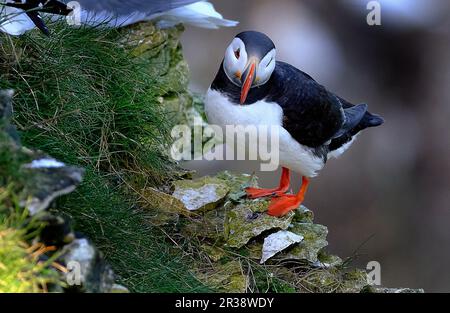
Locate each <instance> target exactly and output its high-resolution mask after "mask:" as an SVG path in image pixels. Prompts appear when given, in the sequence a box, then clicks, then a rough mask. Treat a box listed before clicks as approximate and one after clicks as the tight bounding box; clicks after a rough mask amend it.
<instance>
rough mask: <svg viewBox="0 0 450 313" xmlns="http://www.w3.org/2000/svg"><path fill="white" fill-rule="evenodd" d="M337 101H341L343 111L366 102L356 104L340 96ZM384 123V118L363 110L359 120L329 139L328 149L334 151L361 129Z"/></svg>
mask: <svg viewBox="0 0 450 313" xmlns="http://www.w3.org/2000/svg"><path fill="white" fill-rule="evenodd" d="M338 98H339V101H340V102H341V103H342V107H343V108H344V110H345V111H348V110H351V109H352V108H355V107H357V106H366V107H367V105H366V104H359V105H357V106H355V105H353V104H351V103H350V102H348V101H347V100H345V99H342V98H340V97H338ZM383 123H384V120H383V118H382V117H381V116H378V115H376V114H372V113H370V112H369V111H367V110H366V111H365V113H364V115H363V116H362V118H361V119H360V121H359V122H358V123H357V124H356V125H355V126H354V127H349V128H348V129H345V131H342V132H341V133H340V134H339V136H335V138H333V140H332V141H331V143H330V145H329V150H330V151H334V150H337V149H339V148H340V147H342V146H343V145H344V144H346V143H347V142H349V141H350V140H352V138H353V136H355V135H356V134H358V133H359V132H360V131H362V130H363V129H366V128H369V127H376V126H380V125H381V124H383Z"/></svg>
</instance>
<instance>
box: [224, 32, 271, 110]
mask: <svg viewBox="0 0 450 313" xmlns="http://www.w3.org/2000/svg"><path fill="white" fill-rule="evenodd" d="M275 56H276V49H275V45H274V44H273V42H272V40H270V38H269V37H267V36H266V35H264V34H263V33H260V32H255V31H246V32H242V33H239V34H237V35H236V37H235V38H234V39H233V41H232V42H231V44H230V45H229V46H228V48H227V50H226V52H225V58H224V60H223V69H224V71H225V73H226V75H227V77H228V79H229V80H230V81H232V82H233V83H234V84H235V85H237V86H239V87H241V104H242V103H244V102H245V99H246V98H247V94H248V92H249V90H250V88H252V87H256V86H260V85H263V84H265V83H266V82H267V81H268V80H269V78H270V76H271V75H272V73H273V70H274V69H275Z"/></svg>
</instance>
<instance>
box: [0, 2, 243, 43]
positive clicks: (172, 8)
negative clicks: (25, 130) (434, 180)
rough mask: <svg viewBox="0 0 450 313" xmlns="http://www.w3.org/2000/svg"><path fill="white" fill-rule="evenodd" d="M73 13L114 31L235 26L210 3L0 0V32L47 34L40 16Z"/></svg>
mask: <svg viewBox="0 0 450 313" xmlns="http://www.w3.org/2000/svg"><path fill="white" fill-rule="evenodd" d="M75 4H77V5H78V6H75ZM2 6H4V7H2ZM73 11H74V14H77V12H78V13H79V19H80V23H81V24H84V25H90V26H98V25H104V26H107V27H113V28H119V27H123V26H127V25H130V24H134V23H138V22H142V21H150V20H155V21H156V23H157V25H158V26H159V27H160V28H167V27H172V26H174V25H176V24H179V23H185V24H189V25H193V26H197V27H202V28H209V29H215V28H219V27H233V26H236V25H237V24H238V22H237V21H233V20H228V19H224V18H223V17H222V15H221V14H220V13H218V12H217V11H216V10H215V9H214V6H213V5H212V4H211V3H210V2H208V1H202V0H200V1H199V0H171V1H167V0H152V1H142V0H127V1H124V0H95V1H93V0H77V1H71V0H61V1H57V0H0V31H3V32H6V33H8V34H10V35H22V34H24V33H25V32H26V31H28V30H31V29H33V28H35V27H38V28H39V29H40V30H41V31H42V32H43V33H44V34H46V35H49V33H50V32H49V30H48V29H47V26H46V25H45V23H44V21H43V20H42V16H44V14H50V15H49V17H51V18H52V19H54V20H55V19H58V16H60V15H63V16H64V15H69V14H70V13H71V12H73ZM24 13H26V14H24Z"/></svg>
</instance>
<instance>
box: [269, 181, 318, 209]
mask: <svg viewBox="0 0 450 313" xmlns="http://www.w3.org/2000/svg"><path fill="white" fill-rule="evenodd" d="M308 184H309V180H308V179H307V178H306V177H303V178H302V187H301V188H300V191H299V192H298V194H296V195H282V196H281V197H278V198H273V199H272V200H271V201H270V204H269V210H268V211H267V214H269V215H272V216H277V217H280V216H284V215H286V214H287V213H289V211H292V210H295V209H296V208H298V207H299V206H300V204H302V202H303V200H304V199H305V194H306V190H307V189H308Z"/></svg>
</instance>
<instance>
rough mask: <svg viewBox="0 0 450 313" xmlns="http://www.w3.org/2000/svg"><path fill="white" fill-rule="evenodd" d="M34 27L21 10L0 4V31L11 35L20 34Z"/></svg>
mask: <svg viewBox="0 0 450 313" xmlns="http://www.w3.org/2000/svg"><path fill="white" fill-rule="evenodd" d="M0 3H1V1H0ZM34 27H36V26H35V25H34V23H33V21H32V20H31V19H30V18H29V17H28V16H27V15H26V14H25V12H24V11H23V10H20V9H16V8H12V7H6V6H0V31H1V32H4V33H8V34H10V35H13V36H18V35H22V34H23V33H25V32H26V31H28V30H30V29H33V28H34Z"/></svg>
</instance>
